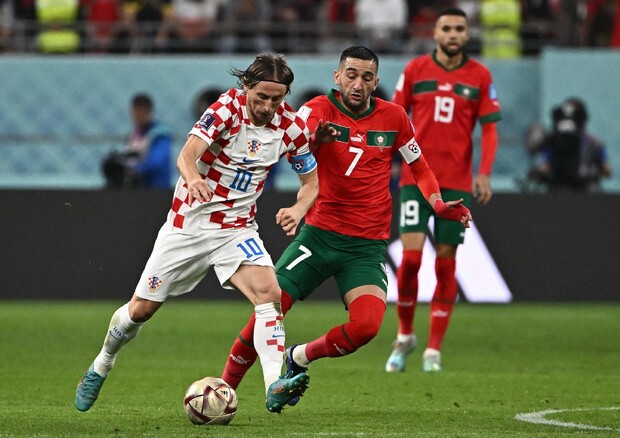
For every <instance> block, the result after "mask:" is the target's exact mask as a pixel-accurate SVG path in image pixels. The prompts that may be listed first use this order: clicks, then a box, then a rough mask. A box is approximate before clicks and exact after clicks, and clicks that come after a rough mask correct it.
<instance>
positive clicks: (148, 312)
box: [129, 298, 163, 323]
mask: <svg viewBox="0 0 620 438" xmlns="http://www.w3.org/2000/svg"><path fill="white" fill-rule="evenodd" d="M162 304H163V303H159V302H156V301H149V300H144V299H141V298H139V299H132V300H131V302H130V304H129V318H131V320H132V321H133V322H135V323H143V322H146V321H148V320H149V319H151V317H152V316H153V315H154V314H155V312H157V309H159V308H160V307H161V305H162Z"/></svg>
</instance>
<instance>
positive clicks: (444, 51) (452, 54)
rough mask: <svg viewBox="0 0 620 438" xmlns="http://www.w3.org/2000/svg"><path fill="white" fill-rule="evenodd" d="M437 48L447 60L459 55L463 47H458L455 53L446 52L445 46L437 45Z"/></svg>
mask: <svg viewBox="0 0 620 438" xmlns="http://www.w3.org/2000/svg"><path fill="white" fill-rule="evenodd" d="M439 48H440V49H441V51H442V52H443V53H444V55H446V56H447V57H448V58H454V57H455V56H458V55H460V54H461V53H463V49H464V46H459V48H458V49H457V50H456V51H454V50H448V48H447V47H446V46H444V45H441V44H440V45H439Z"/></svg>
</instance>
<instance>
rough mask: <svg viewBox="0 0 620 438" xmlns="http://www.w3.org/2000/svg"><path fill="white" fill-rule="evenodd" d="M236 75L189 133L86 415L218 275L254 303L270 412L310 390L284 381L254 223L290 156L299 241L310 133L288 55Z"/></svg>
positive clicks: (310, 180)
mask: <svg viewBox="0 0 620 438" xmlns="http://www.w3.org/2000/svg"><path fill="white" fill-rule="evenodd" d="M230 73H231V74H232V75H234V76H236V77H237V78H238V84H239V85H240V87H241V88H242V89H234V88H233V89H230V90H228V92H226V93H224V94H222V95H221V96H220V98H219V100H218V101H217V102H215V103H214V104H213V105H211V106H210V107H209V108H208V109H207V110H206V111H205V113H204V114H203V115H202V117H201V118H200V120H199V121H198V122H197V123H196V124H195V125H194V127H193V128H192V130H191V131H190V132H189V134H188V139H187V142H186V143H185V145H184V146H183V149H182V150H181V153H180V155H179V157H178V160H177V166H178V168H179V171H180V174H181V176H180V178H179V180H178V182H177V185H176V189H175V192H174V198H173V201H172V207H171V209H170V211H169V213H168V218H167V221H166V223H165V224H164V225H163V226H162V228H161V229H160V231H159V234H158V236H157V240H156V241H155V245H154V247H153V252H152V253H151V256H150V258H149V260H148V261H147V263H146V266H145V268H144V271H143V273H142V276H141V277H140V280H139V282H138V285H137V287H136V289H135V292H134V294H133V296H132V298H131V300H130V301H129V302H128V303H127V304H125V305H124V306H122V307H120V308H119V309H118V310H117V311H116V312H115V313H114V315H113V316H112V319H111V321H110V326H109V329H108V333H107V334H106V336H105V340H104V343H103V348H102V349H101V352H100V353H99V355H98V356H97V357H96V358H95V360H94V361H93V363H92V365H91V366H90V367H89V369H88V371H86V373H85V374H84V376H83V377H82V380H81V381H80V383H79V384H78V387H77V390H76V396H75V405H76V407H77V409H78V410H80V411H86V410H88V409H90V407H91V406H92V405H93V403H94V402H95V400H96V399H97V397H98V395H99V391H100V389H101V386H102V385H103V383H104V381H105V379H106V377H107V375H108V373H109V372H110V370H111V369H112V367H113V366H114V362H115V360H116V356H117V354H118V352H119V351H120V349H121V348H122V347H123V346H124V345H125V344H126V343H127V342H129V341H130V340H131V339H133V338H134V337H135V336H136V335H137V334H138V332H139V331H140V329H141V328H142V325H143V324H144V323H145V322H146V321H148V320H149V319H150V318H151V317H152V316H153V314H154V313H155V312H156V311H157V310H158V309H159V308H160V307H161V305H162V304H163V302H164V301H165V300H166V299H167V298H168V297H171V296H176V295H181V294H184V293H187V292H190V291H192V290H193V289H194V288H195V287H196V285H197V284H198V283H199V282H200V281H201V280H202V279H203V278H204V276H205V275H206V274H207V272H208V271H209V269H210V268H211V267H213V268H214V270H215V273H216V275H217V277H218V279H219V281H220V283H221V285H222V287H224V288H226V289H237V290H239V291H241V292H242V293H243V294H244V295H245V296H246V297H247V298H248V299H249V300H250V301H251V302H252V303H253V304H254V305H255V308H254V309H255V312H256V326H255V329H254V330H255V335H254V339H253V341H254V345H255V346H256V350H257V351H258V355H259V359H260V363H261V366H262V369H263V378H264V381H265V389H266V393H267V395H266V405H267V409H268V410H269V411H271V412H280V411H281V410H282V408H283V407H284V405H285V404H286V403H287V402H288V400H289V399H291V398H293V397H298V396H299V395H302V394H303V392H304V391H305V389H306V388H307V386H308V381H309V377H308V376H307V375H301V376H300V375H298V376H295V377H294V378H290V379H287V378H284V377H283V378H281V377H280V372H281V368H282V364H283V351H284V345H285V344H284V342H285V331H284V326H283V324H282V311H281V307H280V296H281V292H280V287H279V286H278V282H277V280H276V275H275V270H274V265H273V262H272V260H271V257H270V256H269V254H268V252H267V251H266V249H265V247H264V244H263V241H262V240H261V238H260V237H259V235H258V231H257V230H258V225H257V224H256V221H255V215H256V200H257V199H258V197H259V196H260V194H261V192H262V189H263V185H264V183H265V181H266V179H267V175H268V174H269V170H270V169H271V168H272V167H273V166H274V165H275V164H276V163H277V162H278V161H279V159H280V158H281V157H282V156H283V155H285V154H289V156H290V157H291V158H290V161H291V164H292V167H293V169H294V170H295V171H296V172H297V173H298V175H299V179H300V181H301V187H300V189H299V192H298V194H297V201H296V203H295V204H294V205H293V206H291V207H288V208H282V209H280V210H279V211H278V213H277V215H276V221H277V222H278V223H279V224H280V226H281V227H282V229H283V230H284V232H286V234H287V235H294V234H295V231H296V229H297V226H298V224H299V222H300V220H301V218H303V216H304V214H305V213H306V211H307V210H308V208H310V206H311V205H312V203H313V202H314V200H315V199H316V196H317V194H318V178H317V171H316V161H315V160H314V157H313V156H312V154H311V153H310V150H309V145H308V142H309V138H310V133H309V132H308V129H307V128H306V125H305V123H304V121H303V120H302V119H301V118H300V117H298V116H297V114H296V113H295V111H294V110H293V109H292V108H291V107H290V106H289V105H288V104H287V103H286V102H285V101H284V97H285V95H286V94H288V93H289V91H290V85H291V83H292V82H293V79H294V75H293V72H292V70H291V69H290V67H289V66H288V65H287V63H286V59H285V58H284V56H282V55H275V54H268V53H267V54H261V55H259V56H258V57H256V59H255V61H254V62H253V63H252V64H251V65H250V66H249V67H248V68H247V69H246V70H237V69H232V70H231V71H230ZM319 134H320V133H319ZM315 135H316V134H315Z"/></svg>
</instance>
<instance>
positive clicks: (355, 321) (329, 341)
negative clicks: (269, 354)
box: [306, 295, 385, 362]
mask: <svg viewBox="0 0 620 438" xmlns="http://www.w3.org/2000/svg"><path fill="white" fill-rule="evenodd" d="M383 315H385V303H384V302H383V300H381V299H380V298H377V297H375V296H372V295H362V296H360V297H358V298H356V299H355V300H354V301H353V302H352V303H351V304H350V305H349V322H347V323H345V324H342V325H339V326H337V327H334V328H332V329H331V330H330V331H329V332H328V333H327V334H326V335H323V336H321V337H320V338H318V339H315V340H314V341H312V342H309V343H308V344H307V345H306V357H307V358H308V360H309V361H310V362H312V361H314V360H316V359H320V358H322V357H340V356H344V355H347V354H349V353H353V352H354V351H356V350H357V349H358V348H360V347H361V346H363V345H365V344H367V343H368V342H370V341H371V340H372V339H373V338H374V337H375V336H376V335H377V333H378V332H379V328H380V327H381V322H382V321H383Z"/></svg>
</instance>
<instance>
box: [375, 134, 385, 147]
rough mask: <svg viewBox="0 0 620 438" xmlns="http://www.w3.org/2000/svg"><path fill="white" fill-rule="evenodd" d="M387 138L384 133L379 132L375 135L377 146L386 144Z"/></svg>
mask: <svg viewBox="0 0 620 438" xmlns="http://www.w3.org/2000/svg"><path fill="white" fill-rule="evenodd" d="M385 140H386V137H385V135H383V134H377V136H376V137H375V141H376V142H377V146H379V147H381V146H385Z"/></svg>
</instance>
